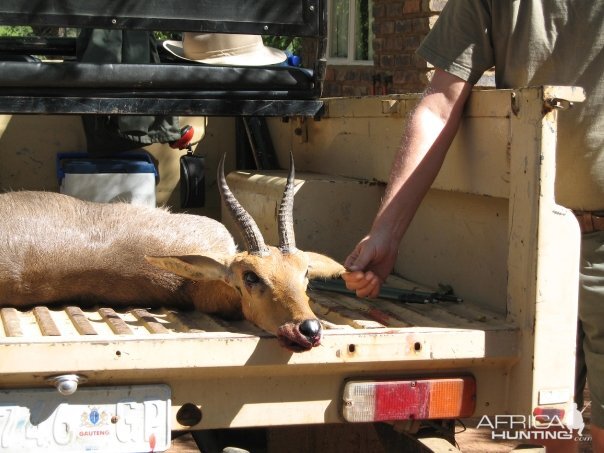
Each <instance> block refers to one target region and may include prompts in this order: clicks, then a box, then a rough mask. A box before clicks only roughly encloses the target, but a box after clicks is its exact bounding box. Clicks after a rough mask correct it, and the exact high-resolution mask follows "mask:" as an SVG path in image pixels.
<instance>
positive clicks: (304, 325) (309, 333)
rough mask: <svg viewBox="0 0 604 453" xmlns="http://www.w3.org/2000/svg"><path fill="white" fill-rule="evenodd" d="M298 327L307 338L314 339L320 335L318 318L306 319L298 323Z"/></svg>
mask: <svg viewBox="0 0 604 453" xmlns="http://www.w3.org/2000/svg"><path fill="white" fill-rule="evenodd" d="M298 329H300V333H301V334H302V335H304V336H305V337H306V338H308V339H309V340H315V339H316V338H318V337H319V336H320V335H321V323H320V322H319V320H318V319H306V320H305V321H302V322H301V323H300V327H298Z"/></svg>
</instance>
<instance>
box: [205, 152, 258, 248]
mask: <svg viewBox="0 0 604 453" xmlns="http://www.w3.org/2000/svg"><path fill="white" fill-rule="evenodd" d="M225 157H226V154H223V155H222V159H220V163H219V164H218V176H217V179H218V191H219V192H220V198H222V201H223V202H224V204H225V206H226V207H227V209H228V211H229V213H230V214H231V216H232V217H233V220H234V221H235V224H236V225H237V227H238V228H239V231H241V232H242V234H243V240H244V242H245V249H246V250H247V251H248V253H251V254H253V255H267V254H268V253H269V250H268V247H267V246H266V244H265V243H264V238H263V237H262V233H260V229H259V228H258V225H256V222H254V219H253V218H252V216H251V215H250V214H249V213H248V212H247V211H246V210H245V209H244V208H243V206H241V204H240V203H239V202H238V201H237V199H236V198H235V196H234V195H233V192H231V189H229V186H228V185H227V182H226V177H225V176H224V160H225Z"/></svg>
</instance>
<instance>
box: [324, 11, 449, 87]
mask: <svg viewBox="0 0 604 453" xmlns="http://www.w3.org/2000/svg"><path fill="white" fill-rule="evenodd" d="M446 1H447V0H373V19H374V22H373V33H374V40H373V51H374V56H373V66H351V65H330V64H329V61H328V66H327V72H326V77H325V85H324V89H323V95H324V96H326V97H329V96H366V95H369V94H392V93H409V92H421V91H423V89H424V87H425V84H426V82H427V74H428V73H429V72H430V68H429V67H428V65H427V64H426V62H425V61H424V60H422V59H421V58H419V57H417V56H415V50H416V49H417V47H418V46H419V44H420V42H421V40H422V39H423V38H424V36H426V34H427V33H428V31H429V30H430V28H431V27H432V25H433V24H434V22H435V21H436V18H437V17H438V13H439V12H440V11H441V10H442V8H443V7H444V5H445V4H446Z"/></svg>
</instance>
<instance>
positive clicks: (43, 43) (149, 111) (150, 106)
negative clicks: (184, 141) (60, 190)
mask: <svg viewBox="0 0 604 453" xmlns="http://www.w3.org/2000/svg"><path fill="white" fill-rule="evenodd" d="M177 6H178V9H177V10H175V5H174V4H173V3H171V2H165V1H164V2H160V1H157V0H129V1H127V2H118V1H114V0H88V1H86V2H82V1H80V0H62V1H60V2H57V1H55V0H34V1H31V0H30V1H25V0H2V2H0V25H31V26H38V27H40V26H43V27H75V28H105V29H136V30H149V31H155V30H161V31H199V32H209V33H212V32H216V33H218V32H219V33H245V34H262V35H274V36H292V37H301V38H304V39H305V43H308V44H309V45H308V46H306V44H305V50H307V51H308V52H309V55H306V59H307V65H306V66H307V68H291V67H289V68H283V67H263V68H242V67H215V66H205V65H191V64H180V63H174V62H167V63H164V64H157V65H150V66H148V67H147V69H145V68H142V69H141V68H137V67H136V66H140V65H128V64H122V65H103V64H100V65H98V68H97V69H98V70H92V71H91V70H89V69H90V68H87V67H86V66H84V65H85V64H84V63H78V62H74V61H70V62H65V63H56V64H55V63H52V64H45V63H23V62H11V61H5V62H0V113H36V114H37V113H40V114H43V113H52V114H79V115H81V114H123V115H143V114H144V115H153V114H172V115H183V116H187V115H190V116H195V115H204V116H248V115H253V116H291V115H303V116H314V115H317V114H319V113H320V111H321V108H322V105H323V103H322V101H321V100H320V95H321V91H322V86H323V80H324V76H325V65H326V60H325V54H326V40H327V25H326V24H327V20H326V19H327V18H326V0H284V1H281V2H275V1H274V0H254V1H246V0H196V1H193V0H183V1H181V2H179V3H178V5H177ZM307 47H308V49H306V48H307ZM73 48H74V43H73V39H71V40H70V39H69V38H65V39H64V40H61V39H56V38H54V39H52V38H51V39H45V38H14V37H13V38H5V39H3V40H0V53H4V54H15V53H18V52H24V51H26V50H31V51H32V53H33V52H34V51H35V52H38V54H44V53H46V51H48V54H49V55H51V54H60V53H61V52H65V51H70V49H73ZM80 65H82V66H80ZM89 66H90V65H89ZM86 69H87V70H86ZM142 75H144V76H142ZM141 76H142V77H143V78H141ZM187 80H189V83H186V81H187ZM191 80H192V81H195V83H193V82H190V81H191ZM116 81H117V82H116ZM170 81H174V83H173V84H172V85H170ZM183 81H184V83H183ZM197 82H199V83H197ZM220 82H222V83H220ZM158 86H159V87H160V88H159V89H158V88H157V87H158Z"/></svg>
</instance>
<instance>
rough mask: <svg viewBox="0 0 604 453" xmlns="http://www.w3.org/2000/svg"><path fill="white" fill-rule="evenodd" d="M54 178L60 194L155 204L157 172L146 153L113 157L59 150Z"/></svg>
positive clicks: (84, 198) (98, 200) (132, 153)
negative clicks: (55, 177)
mask: <svg viewBox="0 0 604 453" xmlns="http://www.w3.org/2000/svg"><path fill="white" fill-rule="evenodd" d="M57 177H58V179H59V191H60V192H61V193H64V194H67V195H71V196H74V197H76V198H80V199H82V200H90V201H97V202H102V203H110V202H126V203H132V204H139V205H146V206H155V205H156V198H155V185H156V183H157V180H158V174H157V169H156V168H155V165H154V163H153V161H152V160H151V157H150V156H149V154H148V153H146V152H129V153H122V154H119V155H117V156H114V157H90V155H89V154H86V153H59V154H58V155H57Z"/></svg>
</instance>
